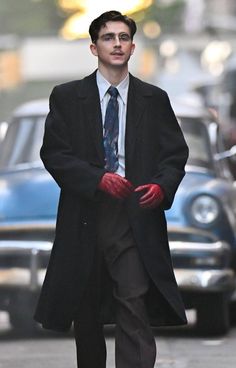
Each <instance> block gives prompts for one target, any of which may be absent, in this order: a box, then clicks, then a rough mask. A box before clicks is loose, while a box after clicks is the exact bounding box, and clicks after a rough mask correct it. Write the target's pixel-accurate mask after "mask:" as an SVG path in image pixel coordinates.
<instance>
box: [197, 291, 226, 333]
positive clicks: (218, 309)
mask: <svg viewBox="0 0 236 368" xmlns="http://www.w3.org/2000/svg"><path fill="white" fill-rule="evenodd" d="M229 327H230V313H229V298H228V295H227V294H225V293H220V294H213V295H202V296H201V298H200V300H199V302H198V305H197V330H198V332H199V333H200V334H201V335H205V336H206V335H208V336H214V335H224V334H226V333H227V332H228V330H229Z"/></svg>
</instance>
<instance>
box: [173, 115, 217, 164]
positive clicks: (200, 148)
mask: <svg viewBox="0 0 236 368" xmlns="http://www.w3.org/2000/svg"><path fill="white" fill-rule="evenodd" d="M179 122H180V125H181V128H182V131H183V133H184V137H185V139H186V142H187V145H188V147H189V159H188V164H190V165H197V166H203V167H206V168H211V167H212V166H213V162H212V154H211V150H210V148H209V147H210V141H209V136H208V131H207V128H206V126H205V125H204V124H203V123H202V122H201V120H200V119H195V118H185V117H184V118H179Z"/></svg>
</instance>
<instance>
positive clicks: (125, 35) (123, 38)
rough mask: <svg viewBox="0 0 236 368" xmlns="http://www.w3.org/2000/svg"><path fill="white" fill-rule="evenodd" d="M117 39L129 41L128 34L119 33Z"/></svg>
mask: <svg viewBox="0 0 236 368" xmlns="http://www.w3.org/2000/svg"><path fill="white" fill-rule="evenodd" d="M119 39H120V40H121V41H129V40H130V36H129V35H127V34H122V35H120V37H119Z"/></svg>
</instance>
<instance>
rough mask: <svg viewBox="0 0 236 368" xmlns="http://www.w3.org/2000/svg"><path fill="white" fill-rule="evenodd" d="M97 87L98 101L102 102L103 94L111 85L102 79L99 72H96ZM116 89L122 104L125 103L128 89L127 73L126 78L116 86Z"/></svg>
mask: <svg viewBox="0 0 236 368" xmlns="http://www.w3.org/2000/svg"><path fill="white" fill-rule="evenodd" d="M96 78H97V85H98V90H99V96H100V101H102V100H103V98H104V96H105V94H106V93H107V90H108V88H109V87H110V86H111V84H110V83H109V82H108V81H107V80H106V79H105V78H104V77H103V75H102V74H101V72H100V71H99V70H97V75H96ZM116 88H117V89H118V92H119V95H120V97H121V99H122V101H123V103H124V104H126V102H127V96H128V88H129V73H128V74H127V75H126V77H125V78H124V79H123V80H122V81H121V82H120V83H119V84H118V86H116Z"/></svg>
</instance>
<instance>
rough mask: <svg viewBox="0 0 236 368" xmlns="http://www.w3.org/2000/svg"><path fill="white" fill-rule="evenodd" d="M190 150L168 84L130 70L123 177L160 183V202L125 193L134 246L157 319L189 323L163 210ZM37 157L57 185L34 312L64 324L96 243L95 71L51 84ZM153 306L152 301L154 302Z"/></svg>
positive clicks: (98, 131)
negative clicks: (148, 203)
mask: <svg viewBox="0 0 236 368" xmlns="http://www.w3.org/2000/svg"><path fill="white" fill-rule="evenodd" d="M187 156H188V148H187V146H186V143H185V140H184V138H183V134H182V132H181V129H180V127H179V124H178V122H177V120H176V117H175V115H174V113H173V110H172V108H171V105H170V102H169V99H168V96H167V94H166V92H164V91H163V90H161V89H160V88H158V87H155V86H153V85H150V84H147V83H144V82H142V81H140V80H139V79H137V78H135V77H133V76H132V75H130V84H129V91H128V102H127V121H126V136H125V164H126V168H125V171H126V178H127V179H128V180H130V181H131V182H132V183H133V185H134V186H135V187H137V186H139V185H143V184H146V183H157V184H159V185H160V186H161V187H162V188H163V190H164V192H165V200H164V202H163V204H162V206H160V207H158V208H156V209H151V210H147V209H145V210H144V209H141V208H140V207H139V205H138V196H137V194H135V193H134V194H132V195H131V196H130V197H129V199H127V200H126V201H125V206H126V208H127V213H128V218H129V221H130V225H131V227H132V230H133V234H134V237H135V239H136V243H137V246H138V250H139V252H140V255H141V257H142V260H143V262H144V265H145V268H146V270H147V272H148V274H149V276H150V278H151V280H152V298H151V303H152V304H153V306H156V307H157V309H156V316H155V319H156V322H155V324H156V325H180V324H184V323H186V317H185V312H184V306H183V303H182V300H181V297H180V295H179V291H178V288H177V285H176V281H175V277H174V273H173V268H172V262H171V257H170V251H169V245H168V238H167V228H166V219H165V214H164V210H165V209H168V208H169V207H170V206H171V204H172V202H173V199H174V195H175V192H176V190H177V188H178V185H179V183H180V181H181V180H182V178H183V176H184V166H185V163H186V160H187ZM41 158H42V160H43V162H44V165H45V167H46V169H47V170H48V171H49V172H50V174H51V175H52V176H53V178H54V179H55V181H56V182H57V183H58V185H59V186H60V188H61V194H60V200H59V207H58V216H57V224H56V236H55V241H54V245H53V249H52V252H51V257H50V261H49V266H48V269H47V273H46V277H45V281H44V284H43V287H42V290H41V294H40V298H39V302H38V305H37V309H36V313H35V319H36V320H37V321H38V322H40V323H42V325H43V326H44V327H45V328H49V329H54V330H61V331H66V330H68V329H69V328H70V326H71V323H72V321H73V318H74V316H75V313H77V311H78V307H79V305H80V302H81V300H82V298H83V294H84V292H85V290H86V284H87V282H88V278H89V275H90V272H91V267H92V262H93V258H94V254H95V247H96V217H97V207H98V203H99V198H100V195H101V193H99V190H98V189H97V186H98V183H99V181H100V179H101V177H102V175H104V173H105V169H104V149H103V128H102V116H101V108H100V101H99V92H98V88H97V84H96V73H95V72H94V73H93V74H92V75H90V76H88V77H86V78H84V79H83V80H79V81H72V82H69V83H65V84H62V85H59V86H56V87H55V88H54V90H53V91H52V94H51V96H50V112H49V114H48V116H47V119H46V124H45V134H44V140H43V146H42V149H41ZM154 309H155V308H154Z"/></svg>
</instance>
